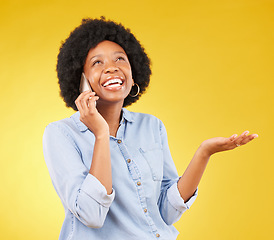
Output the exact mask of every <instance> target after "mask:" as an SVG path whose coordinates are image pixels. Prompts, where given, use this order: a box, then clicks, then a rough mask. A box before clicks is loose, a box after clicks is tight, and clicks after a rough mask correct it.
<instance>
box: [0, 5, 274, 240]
mask: <svg viewBox="0 0 274 240" xmlns="http://www.w3.org/2000/svg"><path fill="white" fill-rule="evenodd" d="M101 15H104V16H106V18H108V19H112V20H115V21H117V22H122V23H123V24H124V25H125V26H126V27H128V28H130V29H131V30H132V32H133V33H134V34H135V35H136V37H137V38H138V39H139V40H140V41H141V43H142V44H143V46H144V47H145V49H146V51H147V53H148V54H149V56H150V58H151V60H152V71H153V75H152V78H151V85H150V87H149V88H148V90H147V93H146V94H145V95H144V96H142V98H141V99H140V100H139V101H138V102H137V103H136V104H134V105H132V106H131V107H129V110H132V111H139V112H145V113H151V114H153V115H156V116H157V117H159V118H160V119H161V120H162V121H163V122H164V123H165V125H166V128H167V131H168V137H169V144H170V149H171V152H172V155H173V158H174V161H175V164H176V167H177V169H178V172H179V174H182V173H183V171H184V169H185V168H186V166H187V164H188V163H189V161H190V160H191V158H192V156H193V154H194V152H195V150H196V149H197V147H198V146H199V144H200V143H201V142H202V141H203V140H205V139H207V138H211V137H215V136H230V135H232V134H234V133H238V134H239V133H241V132H242V131H244V130H250V131H251V132H254V133H258V134H259V138H258V139H256V140H254V142H252V143H250V144H249V145H246V146H243V147H240V148H237V149H236V150H233V151H230V152H226V153H218V154H216V155H215V156H213V157H212V158H211V161H210V163H209V165H208V168H207V170H206V172H205V174H204V177H203V179H202V182H201V184H200V187H199V196H198V198H197V200H196V202H195V203H194V204H193V206H192V207H191V209H190V210H189V211H188V212H186V213H185V214H184V215H183V216H182V218H181V220H180V221H179V222H177V223H176V224H175V226H176V228H177V229H178V230H179V231H180V235H179V237H178V239H185V240H198V239H205V240H206V239H210V240H215V239H216V240H217V239H218V240H219V239H225V240H226V239H227V240H231V239H265V240H266V239H274V229H273V215H274V207H273V206H274V204H273V202H274V192H273V185H274V178H273V175H274V174H273V171H274V163H273V160H274V159H273V135H274V131H273V122H274V111H273V105H274V104H273V103H274V101H273V90H274V84H273V79H274V71H273V70H274V1H271V0H229V1H217V0H216V1H213V0H209V1H203V0H197V1H186V0H182V1H179V0H178V1H175V0H170V1H165V2H162V1H158V0H155V1H149V0H138V1H128V0H127V1H126V0H116V1H112V0H105V1H83V0H78V1H69V0H63V1H53V0H47V1H30V0H25V1H12V0H11V1H8V0H2V1H1V3H0V34H1V38H0V66H1V71H0V79H1V95H0V98H1V99H0V100H1V101H0V104H1V120H0V121H1V122H0V127H1V129H0V130H1V132H0V134H1V137H0V147H1V151H0V159H1V162H0V167H1V174H0V182H1V198H0V199H1V200H0V201H1V204H0V214H1V216H0V239H7V240H11V239H12V240H17V239H28V240H34V239H35V240H37V239H39V240H44V239H45V240H48V239H58V236H59V232H60V228H61V225H62V221H63V218H64V212H63V208H62V205H61V202H60V200H59V198H58V196H57V194H56V193H55V191H54V188H53V186H52V184H51V180H50V177H49V174H48V170H47V167H46V165H45V162H44V158H43V152H42V135H43V131H44V128H45V126H46V125H47V124H48V123H50V122H52V121H56V120H59V119H62V118H65V117H68V116H70V115H71V114H72V113H73V111H72V110H70V109H67V108H66V107H65V104H64V103H63V101H62V100H61V98H60V97H59V89H58V85H57V77H56V72H55V66H56V56H57V54H58V49H59V47H60V43H61V41H63V40H64V39H65V38H66V37H67V36H68V35H69V33H70V31H71V30H73V29H74V28H75V27H76V26H78V25H79V24H80V22H81V19H82V18H84V17H100V16H101Z"/></svg>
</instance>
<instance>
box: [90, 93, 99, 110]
mask: <svg viewBox="0 0 274 240" xmlns="http://www.w3.org/2000/svg"><path fill="white" fill-rule="evenodd" d="M98 99H99V97H98V96H94V97H89V99H88V105H89V109H90V110H94V109H95V108H96V101H97V100H98Z"/></svg>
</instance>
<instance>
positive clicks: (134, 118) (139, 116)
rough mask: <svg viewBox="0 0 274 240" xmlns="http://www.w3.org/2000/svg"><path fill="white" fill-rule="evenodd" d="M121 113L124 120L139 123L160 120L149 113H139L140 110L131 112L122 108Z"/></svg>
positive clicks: (158, 121) (159, 121)
mask: <svg viewBox="0 0 274 240" xmlns="http://www.w3.org/2000/svg"><path fill="white" fill-rule="evenodd" d="M123 114H124V117H125V118H126V120H128V121H129V122H134V123H139V122H151V123H154V124H156V123H161V120H160V119H159V118H157V117H155V116H153V115H151V114H147V113H140V112H131V111H129V110H127V109H125V108H123Z"/></svg>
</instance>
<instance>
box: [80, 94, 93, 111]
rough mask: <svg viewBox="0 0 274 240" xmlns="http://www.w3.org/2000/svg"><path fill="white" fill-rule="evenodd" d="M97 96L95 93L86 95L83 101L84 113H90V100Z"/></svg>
mask: <svg viewBox="0 0 274 240" xmlns="http://www.w3.org/2000/svg"><path fill="white" fill-rule="evenodd" d="M94 96H95V92H89V93H88V94H86V95H85V96H84V97H83V99H82V106H83V109H84V111H86V112H89V111H90V108H89V104H90V100H91V99H92V98H94Z"/></svg>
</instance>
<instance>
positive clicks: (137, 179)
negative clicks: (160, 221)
mask: <svg viewBox="0 0 274 240" xmlns="http://www.w3.org/2000/svg"><path fill="white" fill-rule="evenodd" d="M117 143H118V147H119V149H120V151H121V153H122V155H123V158H124V160H125V162H126V164H127V166H128V170H129V172H130V174H131V176H132V179H133V181H134V183H135V186H136V188H137V191H138V196H139V200H140V204H141V207H142V209H143V212H144V215H145V218H146V220H147V223H148V225H149V226H150V227H151V229H152V231H153V232H154V234H155V235H154V236H156V234H157V228H156V225H155V223H154V221H153V219H152V218H151V217H150V215H149V213H148V210H147V202H146V195H145V191H144V188H143V184H142V181H141V173H140V171H139V168H138V166H137V165H136V163H135V162H134V160H133V159H132V158H131V156H130V154H129V153H128V151H127V148H126V146H125V144H124V141H122V140H121V139H118V140H117ZM159 237H160V235H159Z"/></svg>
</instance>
